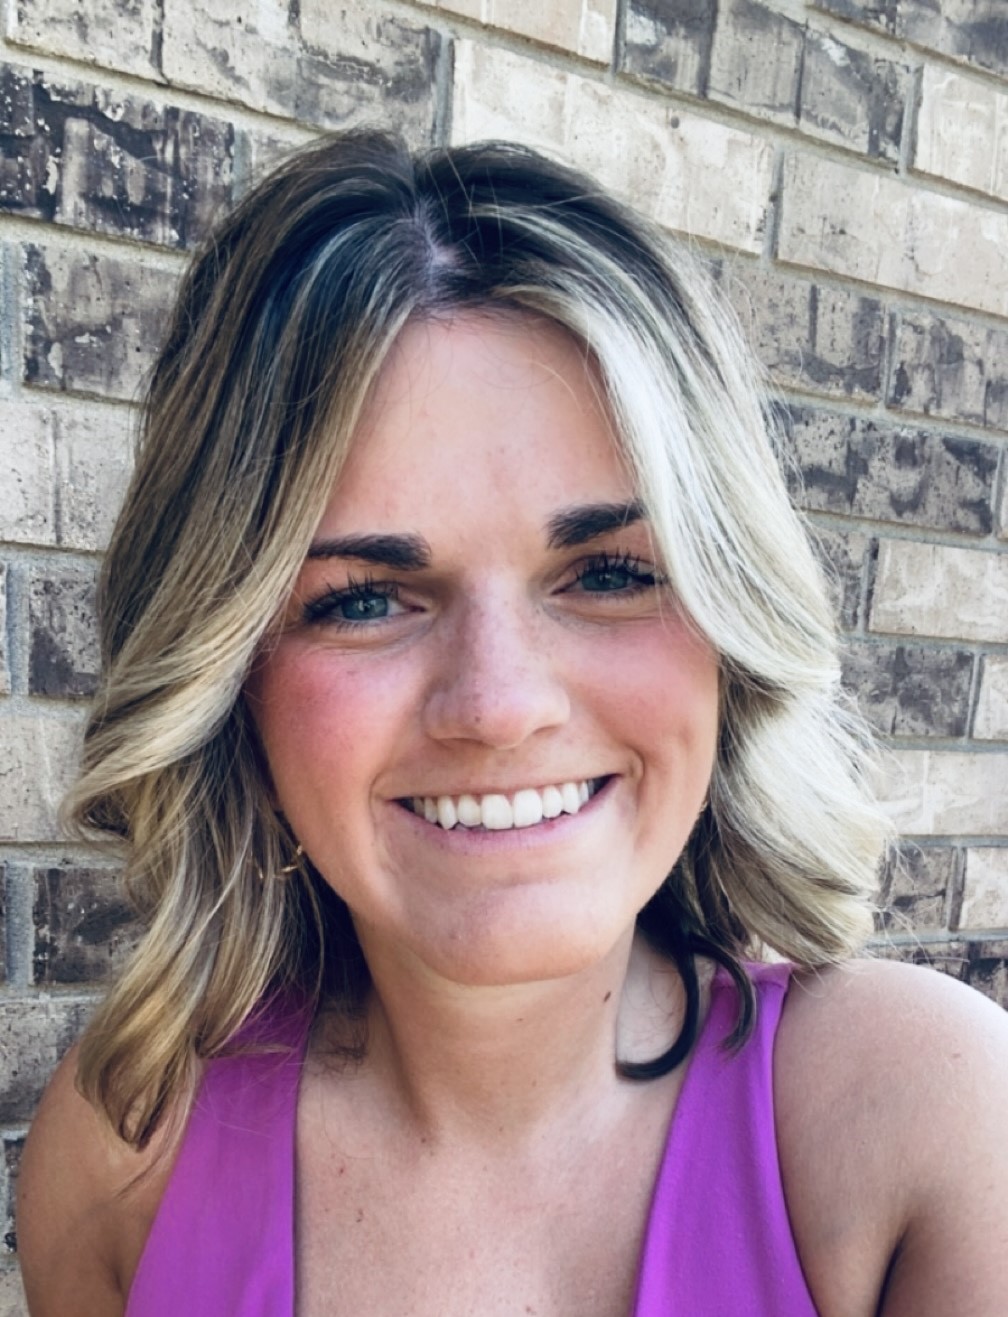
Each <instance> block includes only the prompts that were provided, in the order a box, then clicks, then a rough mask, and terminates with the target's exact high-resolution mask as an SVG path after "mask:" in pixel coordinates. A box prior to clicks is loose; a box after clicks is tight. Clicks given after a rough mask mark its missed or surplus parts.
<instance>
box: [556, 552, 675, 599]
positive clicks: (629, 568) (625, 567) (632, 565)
mask: <svg viewBox="0 0 1008 1317" xmlns="http://www.w3.org/2000/svg"><path fill="white" fill-rule="evenodd" d="M616 572H625V573H626V575H627V576H628V577H629V578H630V581H629V586H630V588H629V590H619V591H616V590H614V591H605V590H600V591H596V592H594V593H598V594H608V593H612V594H622V595H624V596H626V595H627V594H637V593H639V592H640V591H643V590H652V589H654V588H655V587H656V586H662V585H664V584H666V582H665V578H664V577H662V576H660V575H659V573H658V572H657V571H656V570H655V569H654V568H653V567H652V566H651V564H650V563H648V564H644V563H642V562H641V559H640V558H638V557H637V556H636V555H635V554H632V553H619V552H617V553H614V554H609V553H604V552H603V553H596V554H593V555H592V557H590V558H588V559H586V560H585V561H584V562H582V563H579V564H578V566H577V570H576V572H575V574H574V577H575V583H578V582H581V581H583V580H584V579H585V578H586V577H588V576H601V575H604V574H607V573H610V574H611V573H616Z"/></svg>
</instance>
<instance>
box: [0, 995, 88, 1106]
mask: <svg viewBox="0 0 1008 1317" xmlns="http://www.w3.org/2000/svg"><path fill="white" fill-rule="evenodd" d="M87 1015H88V1005H87V1003H86V1002H84V1001H76V1000H73V999H71V998H68V997H22V998H16V997H12V996H8V997H4V998H2V999H0V1121H5V1122H8V1123H12V1122H14V1121H23V1120H27V1119H28V1118H29V1117H30V1116H31V1114H32V1112H33V1111H34V1110H35V1106H36V1104H37V1102H38V1100H39V1096H40V1095H41V1092H42V1088H43V1085H44V1084H45V1081H46V1079H47V1077H48V1076H49V1075H50V1074H51V1073H52V1071H53V1069H54V1068H55V1066H56V1063H57V1061H58V1060H59V1059H60V1057H61V1056H62V1055H63V1053H64V1052H65V1051H66V1050H67V1048H68V1047H69V1046H70V1044H71V1043H72V1042H73V1041H74V1039H75V1038H76V1037H77V1036H78V1034H79V1033H80V1031H81V1029H82V1028H83V1027H84V1024H85V1022H86V1020H87Z"/></svg>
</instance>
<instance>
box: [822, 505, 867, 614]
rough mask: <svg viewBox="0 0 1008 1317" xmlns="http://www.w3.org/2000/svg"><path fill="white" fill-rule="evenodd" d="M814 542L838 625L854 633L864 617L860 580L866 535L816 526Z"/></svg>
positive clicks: (862, 570)
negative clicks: (824, 570)
mask: <svg viewBox="0 0 1008 1317" xmlns="http://www.w3.org/2000/svg"><path fill="white" fill-rule="evenodd" d="M812 530H813V542H814V544H815V547H816V550H817V552H818V554H819V557H820V559H821V561H822V563H823V566H824V567H825V569H826V574H827V580H828V584H829V588H830V596H831V598H832V601H833V612H834V616H835V617H836V619H837V624H838V625H839V626H840V627H842V628H843V630H845V631H852V630H853V629H854V628H855V627H856V626H857V625H858V621H859V619H860V616H861V580H862V577H863V575H864V562H865V552H866V550H867V549H868V547H869V543H868V537H867V535H863V534H862V533H861V532H860V531H847V530H839V529H837V528H836V527H835V526H819V525H816V526H814V527H813V528H812Z"/></svg>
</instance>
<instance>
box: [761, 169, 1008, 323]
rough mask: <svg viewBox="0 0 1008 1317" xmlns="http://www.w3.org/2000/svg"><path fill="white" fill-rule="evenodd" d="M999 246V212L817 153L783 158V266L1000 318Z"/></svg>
mask: <svg viewBox="0 0 1008 1317" xmlns="http://www.w3.org/2000/svg"><path fill="white" fill-rule="evenodd" d="M824 197H829V198H830V208H829V212H828V214H826V215H824V214H823V198H824ZM1006 244H1008V213H1002V212H1000V211H994V210H990V209H989V208H987V207H984V206H979V205H975V204H973V203H972V202H969V201H964V200H960V199H959V198H958V197H948V196H943V195H940V194H938V193H933V192H928V193H924V192H920V191H917V190H916V189H914V188H913V187H911V186H909V185H908V184H907V183H906V182H904V181H902V180H900V179H896V178H890V177H887V176H886V175H884V174H880V173H878V172H876V171H875V170H867V169H858V168H853V167H851V166H848V165H844V164H838V163H836V162H835V161H832V160H826V159H823V158H821V157H818V156H812V155H806V154H802V153H799V152H796V151H793V152H789V153H788V155H787V158H786V159H785V162H784V182H783V200H782V208H781V219H780V228H779V232H778V255H779V256H780V259H781V260H782V261H786V262H787V263H788V264H791V265H801V266H806V267H809V268H811V269H818V270H827V271H830V272H832V273H833V274H842V275H846V276H847V277H849V278H851V279H858V280H862V281H864V282H866V283H871V284H877V285H880V286H882V287H885V288H895V289H900V290H902V291H904V292H908V293H917V294H920V295H921V296H923V297H933V298H937V299H939V300H940V301H946V302H952V303H959V304H961V305H964V306H969V307H975V308H976V309H977V310H981V311H990V312H992V313H993V314H995V315H1002V316H1004V315H1008V287H1006V286H1005V281H1004V278H1003V277H1002V275H1003V262H1004V255H1003V254H1004V250H1005V246H1006ZM950 252H955V253H956V259H955V260H950V259H949V253H950Z"/></svg>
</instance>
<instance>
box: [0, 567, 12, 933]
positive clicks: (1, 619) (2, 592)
mask: <svg viewBox="0 0 1008 1317" xmlns="http://www.w3.org/2000/svg"><path fill="white" fill-rule="evenodd" d="M10 689H11V675H10V667H9V666H8V662H7V564H6V563H5V562H0V695H9V694H10ZM2 945H3V939H2V938H0V946H2Z"/></svg>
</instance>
